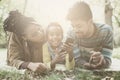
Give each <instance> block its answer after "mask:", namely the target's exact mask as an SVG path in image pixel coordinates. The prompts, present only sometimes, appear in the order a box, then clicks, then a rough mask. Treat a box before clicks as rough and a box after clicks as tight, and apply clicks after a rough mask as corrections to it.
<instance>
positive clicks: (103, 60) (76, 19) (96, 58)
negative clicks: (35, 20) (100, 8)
mask: <svg viewBox="0 0 120 80" xmlns="http://www.w3.org/2000/svg"><path fill="white" fill-rule="evenodd" d="M67 18H68V20H69V21H70V22H71V26H72V28H73V30H71V31H69V32H68V36H67V37H68V38H73V39H74V43H75V44H74V45H76V48H78V49H79V50H77V51H79V53H78V54H74V55H75V62H76V66H78V67H83V68H87V69H102V68H108V67H109V66H110V65H111V55H112V51H113V29H112V27H111V26H109V25H107V24H98V23H94V22H93V15H92V11H91V9H90V7H89V5H88V4H87V3H85V2H83V1H80V2H76V3H75V4H74V5H73V6H72V7H71V8H70V9H69V12H68V15H67Z"/></svg>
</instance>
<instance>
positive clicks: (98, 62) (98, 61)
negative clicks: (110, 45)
mask: <svg viewBox="0 0 120 80" xmlns="http://www.w3.org/2000/svg"><path fill="white" fill-rule="evenodd" d="M90 53H92V55H91V57H90V60H89V63H85V64H84V66H85V67H86V68H88V69H99V68H102V66H104V65H105V64H106V61H105V59H104V56H103V55H102V54H101V52H95V51H91V52H90Z"/></svg>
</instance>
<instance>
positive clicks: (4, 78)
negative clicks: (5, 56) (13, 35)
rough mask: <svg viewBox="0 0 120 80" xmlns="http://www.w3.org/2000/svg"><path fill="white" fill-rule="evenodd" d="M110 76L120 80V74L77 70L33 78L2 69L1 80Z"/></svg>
mask: <svg viewBox="0 0 120 80" xmlns="http://www.w3.org/2000/svg"><path fill="white" fill-rule="evenodd" d="M0 53H6V49H0ZM119 53H120V48H115V49H114V51H113V55H112V56H113V57H114V58H118V59H120V54H119ZM106 76H110V77H114V80H120V72H104V71H103V72H93V71H88V70H86V71H85V70H81V69H79V68H76V69H75V70H73V71H64V72H62V71H52V72H49V73H47V74H44V75H42V76H41V75H36V76H33V75H31V74H21V73H19V72H18V71H16V70H5V69H4V70H3V69H0V80H101V79H102V78H104V77H106Z"/></svg>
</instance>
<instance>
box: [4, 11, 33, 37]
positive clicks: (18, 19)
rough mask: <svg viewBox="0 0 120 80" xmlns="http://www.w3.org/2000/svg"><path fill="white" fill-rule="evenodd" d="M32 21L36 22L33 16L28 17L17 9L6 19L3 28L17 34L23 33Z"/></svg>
mask: <svg viewBox="0 0 120 80" xmlns="http://www.w3.org/2000/svg"><path fill="white" fill-rule="evenodd" d="M31 22H34V19H33V18H31V17H26V16H24V15H22V14H21V13H20V12H18V11H17V10H16V11H11V12H10V13H9V16H8V17H7V18H6V19H5V21H4V25H3V28H4V30H5V31H9V32H13V33H15V34H17V35H23V33H24V32H25V29H26V28H27V27H28V25H29V24H30V23H31Z"/></svg>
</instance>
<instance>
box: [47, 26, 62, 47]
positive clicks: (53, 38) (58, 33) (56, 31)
mask: <svg viewBox="0 0 120 80" xmlns="http://www.w3.org/2000/svg"><path fill="white" fill-rule="evenodd" d="M47 33H48V34H47V39H48V42H49V44H50V45H51V47H53V48H56V47H58V46H59V45H60V43H61V41H62V39H63V32H62V29H61V28H60V27H59V26H51V27H49V29H48V31H47Z"/></svg>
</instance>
